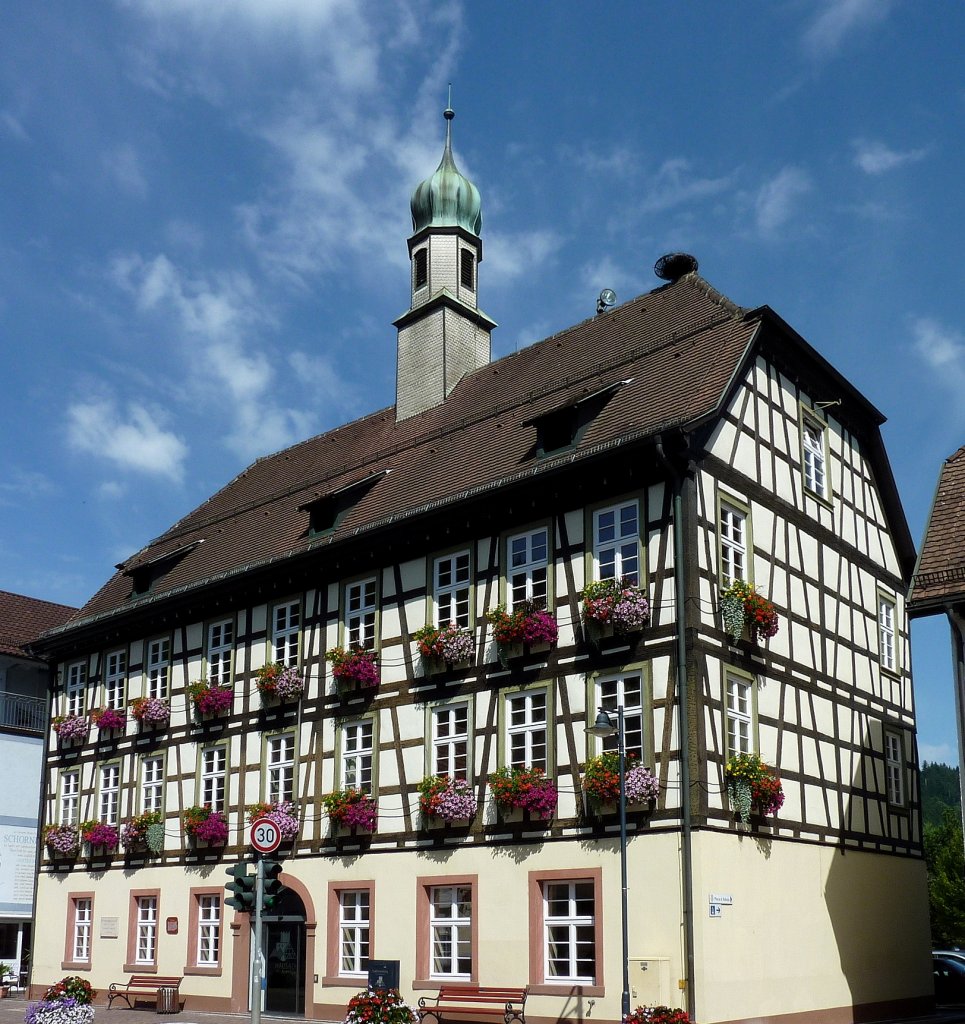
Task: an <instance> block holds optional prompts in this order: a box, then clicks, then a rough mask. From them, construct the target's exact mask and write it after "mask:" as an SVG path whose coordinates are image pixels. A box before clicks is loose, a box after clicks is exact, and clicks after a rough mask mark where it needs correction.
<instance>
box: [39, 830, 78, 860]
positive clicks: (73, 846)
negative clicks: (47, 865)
mask: <svg viewBox="0 0 965 1024" xmlns="http://www.w3.org/2000/svg"><path fill="white" fill-rule="evenodd" d="M43 841H44V845H45V846H46V847H47V849H48V851H49V852H50V853H51V854H52V855H53V856H55V857H76V856H77V853H78V851H79V850H80V833H79V832H78V831H77V829H76V828H75V827H74V826H73V825H44V829H43Z"/></svg>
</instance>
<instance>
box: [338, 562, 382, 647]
mask: <svg viewBox="0 0 965 1024" xmlns="http://www.w3.org/2000/svg"><path fill="white" fill-rule="evenodd" d="M376 598H377V594H376V582H375V578H374V577H373V578H372V579H368V580H356V581H355V582H354V583H347V584H346V585H345V639H346V643H347V645H348V646H349V647H366V648H371V647H374V646H375V613H376Z"/></svg>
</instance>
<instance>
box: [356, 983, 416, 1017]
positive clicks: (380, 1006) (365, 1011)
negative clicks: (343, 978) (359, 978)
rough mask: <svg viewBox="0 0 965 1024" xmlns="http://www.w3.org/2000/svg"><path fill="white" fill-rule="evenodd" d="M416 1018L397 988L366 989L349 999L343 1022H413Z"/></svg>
mask: <svg viewBox="0 0 965 1024" xmlns="http://www.w3.org/2000/svg"><path fill="white" fill-rule="evenodd" d="M416 1019H417V1018H416V1014H415V1011H414V1010H413V1009H412V1007H411V1006H409V1004H408V1003H407V1002H406V1001H405V1000H404V999H403V998H402V996H401V995H400V994H399V990H398V989H396V988H392V989H379V990H378V991H376V990H375V989H366V990H365V991H363V992H359V994H358V995H355V996H352V998H351V999H350V1000H349V1004H348V1012H347V1013H346V1015H345V1021H344V1022H343V1024H415V1021H416Z"/></svg>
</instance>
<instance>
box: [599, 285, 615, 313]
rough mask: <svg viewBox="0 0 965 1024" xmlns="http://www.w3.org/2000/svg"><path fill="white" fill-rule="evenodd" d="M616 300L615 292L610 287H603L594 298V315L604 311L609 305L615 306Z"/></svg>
mask: <svg viewBox="0 0 965 1024" xmlns="http://www.w3.org/2000/svg"><path fill="white" fill-rule="evenodd" d="M616 302H617V293H616V292H615V291H614V290H613V289H612V288H604V289H603V291H602V292H600V297H599V298H598V299H597V300H596V315H597V316H599V315H600V314H601V313H605V312H606V311H607V310H608V309H609V308H610V307H611V306H615V305H616Z"/></svg>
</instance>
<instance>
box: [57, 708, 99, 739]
mask: <svg viewBox="0 0 965 1024" xmlns="http://www.w3.org/2000/svg"><path fill="white" fill-rule="evenodd" d="M52 725H53V727H54V732H55V733H57V739H58V740H59V741H60V742H61V743H83V742H84V740H86V739H87V734H88V732H90V724H89V723H88V721H87V719H86V718H85V717H84V716H83V715H57V716H55V717H54V719H53V722H52Z"/></svg>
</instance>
